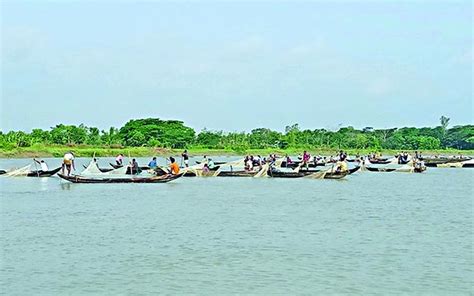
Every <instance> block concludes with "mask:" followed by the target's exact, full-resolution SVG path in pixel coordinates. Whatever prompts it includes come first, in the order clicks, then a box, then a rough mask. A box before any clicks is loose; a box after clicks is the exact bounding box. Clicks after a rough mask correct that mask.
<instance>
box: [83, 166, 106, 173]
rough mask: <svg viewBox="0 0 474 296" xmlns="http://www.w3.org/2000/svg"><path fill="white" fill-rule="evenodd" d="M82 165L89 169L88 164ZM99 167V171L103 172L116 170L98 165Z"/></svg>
mask: <svg viewBox="0 0 474 296" xmlns="http://www.w3.org/2000/svg"><path fill="white" fill-rule="evenodd" d="M82 166H83V167H84V168H85V169H87V166H86V165H82ZM97 168H98V169H99V171H101V172H102V173H108V172H110V171H113V170H114V169H108V168H107V169H106V168H99V167H97Z"/></svg>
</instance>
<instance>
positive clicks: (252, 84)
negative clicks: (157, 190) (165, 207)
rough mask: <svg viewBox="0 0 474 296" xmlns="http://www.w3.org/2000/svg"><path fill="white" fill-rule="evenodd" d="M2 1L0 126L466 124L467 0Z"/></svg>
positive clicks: (280, 127) (469, 19)
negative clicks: (142, 121) (148, 120)
mask: <svg viewBox="0 0 474 296" xmlns="http://www.w3.org/2000/svg"><path fill="white" fill-rule="evenodd" d="M1 3H2V15H1V16H2V23H1V33H2V52H1V66H2V69H1V70H2V71H1V77H2V78H1V82H2V86H1V89H2V92H1V103H2V104H1V129H2V130H3V131H7V130H10V129H22V130H31V129H32V128H49V127H51V126H53V125H55V124H58V123H67V124H80V123H84V124H86V125H89V126H98V127H100V128H108V127H110V126H117V127H118V126H121V125H123V124H124V123H125V122H126V121H127V120H129V119H131V118H144V117H159V118H164V119H180V120H183V121H184V122H185V124H187V125H189V126H191V127H193V128H196V129H197V130H200V129H202V128H204V127H207V128H208V129H211V130H225V131H242V130H246V131H249V130H250V129H252V128H256V127H269V128H272V129H276V130H283V129H284V127H285V126H286V125H289V124H293V123H299V124H300V126H301V127H303V128H310V129H314V128H330V129H335V128H337V127H338V126H339V124H342V125H344V126H347V125H352V126H355V127H359V128H361V127H365V126H373V127H379V128H383V127H396V126H434V125H437V124H438V119H439V117H440V116H441V115H446V116H448V117H451V122H452V124H471V123H472V122H473V105H472V83H473V81H472V62H473V48H472V42H473V38H472V7H471V1H464V2H453V1H449V2H448V1H446V2H436V3H426V2H424V1H413V2H410V1H404V2H403V3H402V4H395V3H394V2H392V3H390V2H383V1H366V2H362V1H359V2H336V3H333V2H329V1H328V2H324V1H319V2H313V3H310V2H306V3H297V2H269V1H266V2H260V3H252V2H248V1H247V2H240V3H238V2H232V3H217V2H214V3H212V2H196V1H195V2H181V3H179V4H172V3H157V2H138V3H133V2H131V1H128V2H125V1H122V2H115V3H112V2H102V3H100V2H91V1H87V2H82V3H81V2H77V1H76V2H68V3H60V2H42V1H35V2H23V3H19V2H18V1H8V0H7V1H1Z"/></svg>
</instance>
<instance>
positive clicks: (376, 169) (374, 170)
mask: <svg viewBox="0 0 474 296" xmlns="http://www.w3.org/2000/svg"><path fill="white" fill-rule="evenodd" d="M365 168H366V169H367V170H368V171H370V172H386V173H389V172H393V171H395V170H396V169H394V168H374V167H365Z"/></svg>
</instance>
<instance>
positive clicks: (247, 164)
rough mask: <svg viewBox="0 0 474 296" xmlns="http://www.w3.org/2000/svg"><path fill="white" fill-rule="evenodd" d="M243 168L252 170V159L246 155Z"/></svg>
mask: <svg viewBox="0 0 474 296" xmlns="http://www.w3.org/2000/svg"><path fill="white" fill-rule="evenodd" d="M245 170H246V171H251V170H253V161H252V159H250V157H248V156H246V157H245Z"/></svg>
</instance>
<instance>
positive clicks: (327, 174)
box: [324, 171, 349, 180]
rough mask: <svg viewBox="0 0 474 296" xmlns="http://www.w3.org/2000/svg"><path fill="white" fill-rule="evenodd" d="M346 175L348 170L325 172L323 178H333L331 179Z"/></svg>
mask: <svg viewBox="0 0 474 296" xmlns="http://www.w3.org/2000/svg"><path fill="white" fill-rule="evenodd" d="M347 175H349V171H345V172H334V173H326V174H325V175H324V179H333V180H336V179H342V178H344V177H345V176H347Z"/></svg>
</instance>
